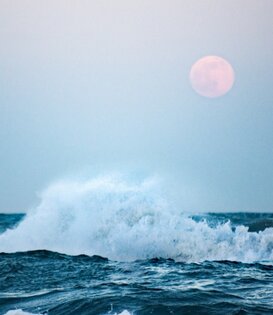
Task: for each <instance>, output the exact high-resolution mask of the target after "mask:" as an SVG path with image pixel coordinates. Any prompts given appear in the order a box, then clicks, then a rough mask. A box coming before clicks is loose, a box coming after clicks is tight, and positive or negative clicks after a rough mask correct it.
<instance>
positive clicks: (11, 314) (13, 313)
mask: <svg viewBox="0 0 273 315" xmlns="http://www.w3.org/2000/svg"><path fill="white" fill-rule="evenodd" d="M4 315H39V314H34V313H28V312H24V311H23V310H21V309H18V310H10V311H8V312H7V313H5V314H4Z"/></svg>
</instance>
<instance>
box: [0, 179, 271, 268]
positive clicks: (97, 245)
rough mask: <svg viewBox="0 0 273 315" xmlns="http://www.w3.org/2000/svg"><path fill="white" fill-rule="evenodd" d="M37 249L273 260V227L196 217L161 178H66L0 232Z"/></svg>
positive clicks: (23, 247)
mask: <svg viewBox="0 0 273 315" xmlns="http://www.w3.org/2000/svg"><path fill="white" fill-rule="evenodd" d="M37 249H47V250H51V251H57V252H63V253H66V254H72V255H76V254H87V255H100V256H104V257H108V258H110V259H113V260H121V261H131V260H136V259H148V258H153V257H162V258H173V259H175V260H178V261H186V262H199V261H204V260H233V261H242V262H253V261H262V260H273V229H272V228H268V229H266V230H264V231H262V232H249V231H248V228H247V227H245V226H237V227H236V228H235V229H232V227H231V225H230V223H229V222H227V223H224V224H219V225H217V226H216V227H211V226H209V225H208V224H207V223H206V221H202V222H196V221H194V220H192V219H191V218H189V217H188V216H186V215H183V214H182V213H181V212H180V211H177V210H175V209H174V208H173V207H171V206H170V205H169V204H168V202H167V201H166V199H164V198H163V197H162V196H161V194H160V193H159V192H158V190H157V185H156V181H155V180H145V181H143V182H141V183H138V184H132V183H128V182H127V181H125V180H123V179H121V178H120V177H117V176H108V177H98V178H94V179H90V180H83V181H72V180H70V181H60V182H58V183H55V184H53V185H51V186H50V187H48V189H46V190H45V191H44V192H43V193H42V195H41V202H40V204H39V206H38V207H37V208H36V209H33V210H32V211H30V212H29V213H28V214H27V216H26V217H25V219H24V220H23V221H22V222H21V223H20V224H19V225H18V226H17V227H16V228H15V229H14V230H7V231H6V232H5V233H3V234H1V235H0V251H1V252H16V251H28V250H37Z"/></svg>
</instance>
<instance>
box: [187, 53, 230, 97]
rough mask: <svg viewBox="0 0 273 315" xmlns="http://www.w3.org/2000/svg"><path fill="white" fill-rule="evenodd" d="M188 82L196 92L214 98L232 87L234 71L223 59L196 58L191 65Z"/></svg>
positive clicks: (214, 57)
mask: <svg viewBox="0 0 273 315" xmlns="http://www.w3.org/2000/svg"><path fill="white" fill-rule="evenodd" d="M190 82H191V85H192V88H193V89H194V90H195V91H196V92H197V93H198V94H200V95H202V96H206V97H211V98H215V97H219V96H222V95H224V94H226V93H227V92H228V91H229V90H230V89H231V88H232V86H233V83H234V71H233V68H232V66H231V65H230V64H229V63H228V62H227V61H226V60H225V59H223V58H221V57H218V56H206V57H203V58H201V59H199V60H197V61H196V63H194V65H193V66H192V67H191V71H190Z"/></svg>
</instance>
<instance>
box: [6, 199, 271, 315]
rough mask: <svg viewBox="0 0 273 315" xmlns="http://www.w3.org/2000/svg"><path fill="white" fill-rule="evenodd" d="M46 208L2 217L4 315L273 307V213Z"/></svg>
mask: <svg viewBox="0 0 273 315" xmlns="http://www.w3.org/2000/svg"><path fill="white" fill-rule="evenodd" d="M50 200H52V199H50ZM134 201H135V200H134ZM73 202H74V201H73ZM148 203H149V202H148ZM51 206H52V204H51ZM42 208H43V211H41V212H40V211H39V210H38V211H34V213H32V214H31V215H28V216H24V215H21V214H17V215H16V214H14V215H4V214H2V215H0V233H1V234H0V252H2V253H1V254H0V314H13V315H14V314H25V312H30V313H34V314H52V315H53V314H64V315H68V314H120V313H122V314H123V315H126V314H127V315H128V314H135V315H137V314H155V315H160V314H225V315H227V314H273V228H272V226H273V214H264V213H259V214H258V213H233V214H229V213H222V214H216V213H209V214H200V215H183V219H181V221H180V222H178V223H179V225H180V227H178V226H177V218H176V217H175V219H174V220H173V216H171V217H168V218H166V217H164V216H163V217H162V216H160V215H158V213H157V212H156V214H155V213H151V212H149V213H148V214H147V213H146V212H145V213H146V216H144V217H143V207H142V208H141V209H142V210H141V213H142V216H139V217H135V218H134V219H133V220H132V219H130V220H129V219H128V218H127V217H126V214H125V213H123V212H122V211H121V216H119V217H118V220H117V221H115V220H116V219H115V216H112V217H111V216H110V220H106V219H103V220H99V219H98V218H96V221H95V222H92V218H88V216H86V215H83V214H82V212H81V210H80V209H81V207H79V208H78V209H77V210H76V212H77V213H81V215H80V218H79V217H78V216H77V215H75V213H76V212H74V211H70V212H65V214H64V213H62V212H61V211H57V213H58V214H56V211H54V212H52V213H50V212H48V211H47V212H46V215H45V216H43V213H44V209H45V208H46V205H43V206H42ZM58 209H59V206H58ZM119 211H120V208H119ZM101 213H103V209H100V217H102V215H101ZM116 214H117V213H116V212H115V215H116ZM131 216H132V213H131ZM136 216H137V215H136ZM108 218H109V217H108ZM85 221H88V223H89V224H88V226H89V227H90V229H91V230H92V232H89V233H88V232H87V230H86V226H85V224H84V222H85ZM56 222H57V223H56ZM112 225H113V226H114V228H113V229H114V230H113V231H112V230H111V228H110V227H111V226H112ZM147 227H148V228H147ZM83 235H84V236H83ZM103 256H104V257H103Z"/></svg>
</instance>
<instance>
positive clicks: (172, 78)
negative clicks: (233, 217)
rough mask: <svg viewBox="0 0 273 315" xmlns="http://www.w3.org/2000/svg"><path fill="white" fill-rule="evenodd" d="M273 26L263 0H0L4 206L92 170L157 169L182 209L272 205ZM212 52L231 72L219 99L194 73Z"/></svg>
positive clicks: (27, 202) (0, 185)
mask: <svg viewBox="0 0 273 315" xmlns="http://www.w3.org/2000/svg"><path fill="white" fill-rule="evenodd" d="M272 29H273V1H271V0H236V1H235V0H217V1H216V0H210V1H208V0H207V1H197V0H184V1H181V0H179V1H178V0H169V1H155V0H151V1H147V0H145V1H144V0H142V1H134V0H132V1H128V0H126V1H125V0H117V1H110V0H108V1H105V0H103V1H91V0H90V1H83V0H80V1H34V0H28V1H26V0H23V1H22V0H17V1H14V0H1V2H0V137H1V138H0V139H1V142H0V162H1V168H0V212H5V211H6V212H9V211H16V212H21V211H25V210H26V209H28V208H29V207H31V206H32V205H33V204H35V202H36V201H37V199H36V198H37V197H36V193H37V191H40V190H42V189H43V188H44V187H46V186H47V185H48V184H49V183H50V182H51V181H54V180H56V179H59V178H62V177H63V176H67V175H70V174H77V173H78V172H79V173H81V174H82V173H84V170H86V169H89V170H92V171H93V172H95V173H96V172H98V171H105V172H106V171H108V170H121V171H124V172H126V173H127V172H129V173H131V172H132V173H134V172H143V173H145V174H147V175H150V174H158V175H160V176H162V178H163V179H164V178H165V179H166V183H168V185H170V186H171V187H173V189H174V190H175V191H176V193H177V195H178V196H180V203H181V208H182V209H185V210H196V211H217V210H218V211H227V210H230V211H236V210H240V211H255V210H256V211H273V163H272V160H273V88H272V82H273V37H272ZM210 54H213V55H219V56H222V57H224V58H226V59H227V60H228V61H229V62H230V63H231V64H232V66H233V67H234V70H235V75H236V82H235V85H234V87H233V89H232V90H231V91H230V92H229V93H228V94H227V95H225V96H223V97H221V98H218V99H213V100H211V99H206V98H204V97H201V96H199V95H197V94H196V93H195V92H194V91H193V90H192V88H191V86H190V84H189V80H188V75H189V71H190V67H191V65H192V64H193V63H194V62H195V61H196V60H197V59H198V58H200V57H202V56H205V55H210ZM92 171H90V172H91V173H92Z"/></svg>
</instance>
